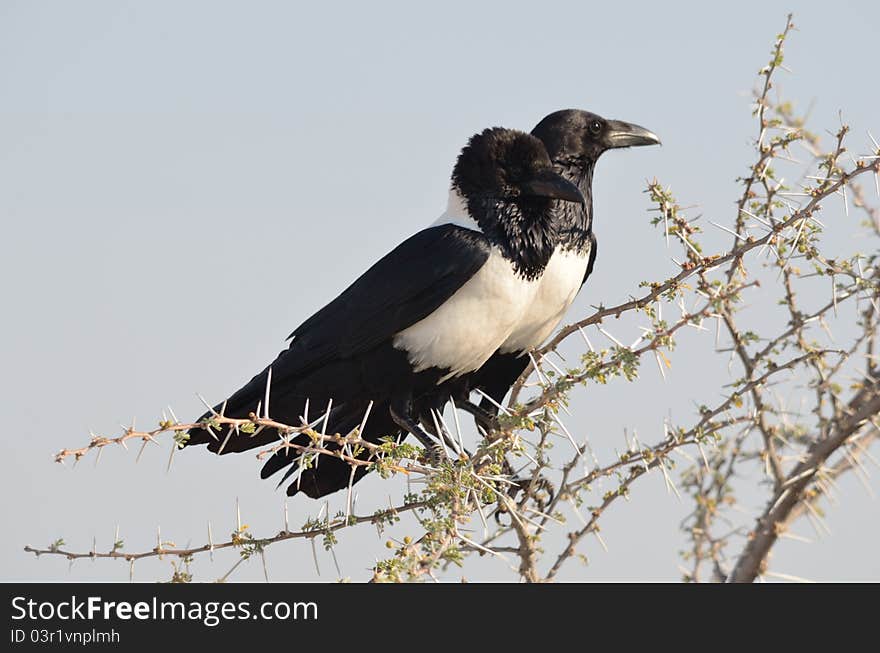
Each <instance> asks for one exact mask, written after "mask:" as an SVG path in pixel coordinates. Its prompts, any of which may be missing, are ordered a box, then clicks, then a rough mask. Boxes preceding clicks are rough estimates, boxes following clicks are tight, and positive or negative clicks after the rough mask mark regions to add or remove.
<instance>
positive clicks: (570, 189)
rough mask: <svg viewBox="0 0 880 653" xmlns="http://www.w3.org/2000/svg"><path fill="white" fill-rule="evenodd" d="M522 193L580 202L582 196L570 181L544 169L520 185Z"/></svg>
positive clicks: (582, 198)
mask: <svg viewBox="0 0 880 653" xmlns="http://www.w3.org/2000/svg"><path fill="white" fill-rule="evenodd" d="M520 189H521V190H522V194H523V195H526V196H531V197H552V198H553V199H557V200H564V201H566V202H577V203H579V204H582V203H583V201H584V196H583V195H581V192H580V191H579V190H578V187H577V186H575V185H574V184H573V183H571V182H570V181H566V180H565V179H563V178H562V177H560V176H559V175H557V174H556V173H555V172H553V171H551V170H546V171H543V172H539V173H538V174H536V175H535V176H533V177H532V178H531V179H529V180H528V181H527V182H525V183H524V184H522V186H520Z"/></svg>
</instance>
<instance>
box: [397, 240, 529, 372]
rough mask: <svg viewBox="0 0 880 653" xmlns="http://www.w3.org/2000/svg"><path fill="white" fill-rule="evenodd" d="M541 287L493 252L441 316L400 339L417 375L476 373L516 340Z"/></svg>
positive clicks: (439, 311) (432, 317) (434, 315)
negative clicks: (507, 342)
mask: <svg viewBox="0 0 880 653" xmlns="http://www.w3.org/2000/svg"><path fill="white" fill-rule="evenodd" d="M538 285H539V282H538V281H527V280H525V279H523V278H522V277H521V276H519V275H518V274H517V273H516V272H515V271H514V269H513V266H512V265H511V264H510V262H509V261H508V260H507V259H505V258H504V257H503V256H502V255H501V252H500V251H499V250H498V249H497V248H495V247H493V248H492V251H491V253H490V254H489V258H488V259H487V260H486V263H485V264H484V265H483V267H481V268H480V269H479V270H478V271H477V273H476V274H475V275H474V276H473V277H471V279H470V280H469V281H467V283H465V284H464V285H463V286H462V287H461V288H459V289H458V290H457V291H456V292H455V294H453V295H452V297H450V298H449V299H448V300H446V302H444V303H443V304H442V305H441V306H440V307H439V308H438V309H437V310H435V311H434V312H433V313H431V314H430V315H429V316H428V317H426V318H424V319H423V320H421V321H419V322H416V323H415V324H414V325H412V326H411V327H409V328H407V329H405V330H403V331H401V332H400V333H398V334H397V335H395V336H394V346H395V347H396V348H397V349H402V350H404V351H406V352H407V354H408V357H409V361H410V363H412V364H413V366H414V367H415V370H416V371H422V370H425V369H427V368H429V367H439V368H447V369H449V374H448V375H446V376H445V377H444V378H443V379H441V380H445V379H447V378H451V377H453V376H459V375H461V374H466V373H467V372H472V371H474V370H476V369H478V368H479V367H481V366H482V365H483V363H485V362H486V361H487V360H488V359H489V357H490V356H491V355H492V354H494V353H495V351H496V350H497V349H498V348H499V347H500V346H501V344H502V343H504V342H505V340H507V339H508V337H510V334H511V333H512V332H513V330H514V328H515V327H516V326H517V324H518V323H519V322H520V321H521V320H522V319H523V316H524V315H525V314H526V311H527V310H529V308H530V307H531V306H532V304H533V302H534V299H535V294H536V292H537V289H538Z"/></svg>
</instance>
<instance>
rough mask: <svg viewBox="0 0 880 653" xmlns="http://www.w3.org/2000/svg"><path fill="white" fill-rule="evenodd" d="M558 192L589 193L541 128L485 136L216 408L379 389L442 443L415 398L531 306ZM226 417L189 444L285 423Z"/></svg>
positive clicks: (321, 402) (473, 364)
mask: <svg viewBox="0 0 880 653" xmlns="http://www.w3.org/2000/svg"><path fill="white" fill-rule="evenodd" d="M556 201H561V202H570V203H574V204H581V203H583V196H582V195H581V193H580V191H579V190H578V189H577V187H576V186H575V185H574V184H573V183H571V182H569V181H567V180H565V179H563V178H562V177H561V176H560V175H559V174H557V173H556V172H554V170H553V168H552V164H551V162H550V159H549V157H548V155H547V152H546V150H545V148H544V146H543V144H542V143H541V141H540V140H538V139H537V138H535V137H533V136H530V135H528V134H525V133H522V132H517V131H513V130H507V129H501V128H493V129H487V130H485V131H484V132H482V133H480V134H477V135H475V136H473V137H472V138H471V139H470V141H469V142H468V144H467V146H466V147H465V148H464V149H463V150H462V152H461V154H460V155H459V157H458V160H457V162H456V164H455V168H454V170H453V173H452V185H451V192H450V200H449V205H448V208H447V210H446V212H445V213H444V214H443V216H441V218H440V219H439V220H437V222H435V224H434V225H432V226H430V227H428V228H427V229H424V230H422V231H420V232H418V233H417V234H415V235H414V236H412V237H410V238H408V239H407V240H405V241H404V242H403V243H401V244H400V245H399V246H397V247H396V248H395V249H394V250H392V251H391V252H390V253H389V254H387V255H386V256H385V257H384V258H382V259H381V260H380V261H379V262H377V263H376V264H375V265H373V266H372V267H371V268H370V269H369V270H367V272H365V273H364V274H363V275H361V277H360V278H358V279H357V280H356V281H355V282H354V283H353V284H352V285H351V286H349V287H348V288H347V289H346V290H345V291H343V292H342V293H341V294H340V295H339V296H338V297H337V298H336V299H334V300H333V301H331V302H330V303H329V304H327V306H325V307H324V308H322V309H321V310H319V311H318V312H317V313H315V314H314V315H313V316H312V317H310V318H309V319H308V320H306V321H305V322H304V323H303V324H301V325H300V326H299V327H298V328H297V329H296V330H295V331H294V332H293V333H292V334H291V338H292V341H291V343H290V346H289V347H288V348H287V349H286V350H284V351H282V352H281V353H280V354H279V355H278V357H277V358H276V359H275V360H274V361H273V362H272V363H271V364H270V365H269V366H268V367H267V368H266V369H264V370H263V371H262V372H260V373H259V374H257V375H256V376H255V377H254V378H253V379H251V380H250V381H249V382H248V383H247V384H246V385H245V386H244V387H242V388H241V389H240V390H238V391H237V392H235V393H234V394H233V395H232V396H231V397H229V399H227V400H226V402H224V404H220V405H218V406H217V407H216V408H215V410H217V411H219V410H221V407H222V408H223V410H224V414H225V415H226V416H230V417H239V418H240V417H246V416H248V415H249V414H250V413H252V412H255V413H256V412H258V411H259V406H260V403H261V402H262V401H263V400H264V397H265V396H266V389H267V384H269V386H268V387H269V397H268V401H269V414H270V415H271V417H273V418H274V419H276V420H278V421H281V422H285V423H288V424H299V423H300V421H299V418H300V416H302V415H303V414H304V408H305V404H306V401H307V400H308V401H309V403H310V405H311V406H313V407H323V406H327V405H329V404H330V402H334V403H339V404H342V405H351V406H355V405H359V404H360V405H364V404H365V403H366V402H368V401H373V402H375V403H376V404H377V405H380V406H382V410H383V411H384V414H383V415H382V416H381V417H380V419H385V420H386V421H387V420H389V419H390V423H393V425H394V430H395V431H397V430H400V429H403V430H404V431H406V432H409V433H412V434H413V435H415V436H416V437H417V438H418V439H419V440H420V441H421V442H422V443H423V444H425V446H430V445H431V444H432V440H431V438H430V436H429V435H428V434H427V433H426V432H425V431H424V429H423V428H422V427H421V426H420V424H419V421H418V414H417V412H416V411H415V410H414V406H413V402H414V401H418V399H419V397H421V396H423V395H430V394H431V393H433V392H436V391H437V388H438V387H440V386H442V385H443V384H445V383H456V379H459V378H461V377H464V376H466V375H468V374H470V373H472V372H474V371H475V370H477V369H479V368H480V367H481V366H482V365H483V364H484V363H485V362H486V360H487V359H488V358H489V357H490V356H492V354H493V353H494V352H495V351H496V350H497V349H498V348H499V347H500V346H501V345H502V343H504V342H505V341H506V340H507V339H508V338H509V336H510V334H511V333H512V332H513V330H514V329H515V328H516V326H517V325H518V324H519V322H520V321H521V320H522V318H523V315H524V314H526V312H527V311H528V310H529V308H530V306H531V304H532V302H533V300H534V298H535V296H536V294H537V292H538V288H539V284H540V279H541V276H542V274H543V271H544V269H545V267H546V265H547V263H548V261H549V260H550V258H551V257H552V256H553V254H554V251H555V248H556V243H557V240H558V236H557V230H556V225H555V223H554V216H555V215H556V213H558V211H554V210H553V207H554V203H555V202H556ZM270 379H271V383H270ZM315 412H320V408H317V410H314V409H313V415H314V413H315ZM210 416H211V413H210V412H208V413H206V414H205V415H203V416H202V418H201V419H205V418H208V417H210ZM334 421H336V422H338V421H339V420H334ZM334 426H338V424H334ZM336 430H341V429H338V428H337V429H336ZM213 431H214V430H209V429H207V428H199V429H193V430H192V431H190V433H189V439H188V442H187V444H188V445H199V444H208V446H209V449H210V450H211V451H214V452H221V453H228V452H237V451H245V450H248V449H252V448H254V447H259V446H265V445H266V444H269V443H272V442H275V441H277V437H278V436H277V434H275V433H265V432H264V433H260V434H258V435H257V436H256V437H250V436H248V435H247V434H236V435H235V436H234V437H233V436H230V435H229V432H228V431H226V430H224V429H220V432H216V433H215V432H213ZM390 434H392V433H389V435H390ZM227 436H229V437H227ZM335 462H338V461H335ZM264 475H265V470H264ZM292 489H293V491H291V488H289V489H288V493H289V494H292V493H293V492H295V491H296V488H295V487H293V486H292Z"/></svg>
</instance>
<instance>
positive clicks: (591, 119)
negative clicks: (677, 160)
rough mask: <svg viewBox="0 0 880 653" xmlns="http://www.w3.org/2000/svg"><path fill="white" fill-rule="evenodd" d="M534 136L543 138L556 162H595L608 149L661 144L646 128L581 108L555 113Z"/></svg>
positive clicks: (538, 126)
mask: <svg viewBox="0 0 880 653" xmlns="http://www.w3.org/2000/svg"><path fill="white" fill-rule="evenodd" d="M532 135H533V136H537V137H538V138H540V139H541V141H542V142H543V143H544V146H545V147H546V148H547V153H548V154H549V155H550V158H551V159H553V161H554V162H556V163H571V162H575V161H578V162H581V164H584V163H595V161H596V159H598V158H599V156H600V155H601V154H602V152H605V151H606V150H610V149H614V148H618V147H634V146H638V145H657V144H659V143H660V139H659V138H658V137H657V135H656V134H654V133H652V132H650V131H648V130H647V129H645V128H644V127H639V126H638V125H633V124H632V123H628V122H623V121H621V120H607V119H605V118H603V117H602V116H597V115H596V114H595V113H590V112H589V111H581V110H579V109H564V110H562V111H555V112H553V113H551V114H550V115H548V116H547V117H545V118H544V119H543V120H542V121H541V122H539V123H538V125H537V127H535V128H534V129H533V130H532Z"/></svg>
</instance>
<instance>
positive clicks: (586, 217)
mask: <svg viewBox="0 0 880 653" xmlns="http://www.w3.org/2000/svg"><path fill="white" fill-rule="evenodd" d="M532 135H533V136H536V137H538V138H539V139H541V141H542V142H543V143H544V145H545V147H546V148H547V152H548V154H549V155H550V158H551V159H552V161H553V166H554V169H555V170H556V172H558V173H559V174H560V175H562V176H563V177H564V178H565V179H567V180H568V181H570V182H572V183H573V184H575V185H577V187H578V188H579V189H580V191H581V193H582V195H583V197H584V199H585V202H584V203H582V204H578V203H571V202H562V201H557V202H554V207H553V210H554V217H555V221H556V224H557V228H558V240H557V242H556V247H555V250H554V253H553V256H552V257H551V259H550V261H549V263H548V265H547V268H546V269H545V270H544V274H543V275H542V278H541V283H540V287H539V289H538V292H537V293H536V294H535V297H534V299H533V302H532V305H531V306H530V309H529V310H528V311H527V312H526V313H525V314H524V315H523V319H522V320H521V322H520V323H519V324H518V325H517V327H516V328H515V329H514V330H513V331H512V332H511V334H510V336H509V337H508V339H507V340H506V341H505V342H504V343H503V344H502V345H501V347H500V348H499V349H498V351H497V352H495V353H494V354H493V355H492V357H491V358H490V359H489V360H488V361H487V362H486V363H485V364H484V365H483V366H482V367H481V368H480V369H479V370H477V371H476V372H474V373H471V374H469V375H466V376H465V377H462V378H460V379H458V381H457V385H454V386H450V385H449V384H446V385H444V386H443V387H441V388H438V389H437V391H436V392H434V393H429V394H427V395H424V396H422V397H421V398H420V400H419V401H418V402H417V403H418V413H419V418H420V420H421V422H422V423H423V424H425V425H428V428H429V429H433V427H432V426H431V424H432V423H433V415H432V414H431V412H432V411H434V410H437V411H440V410H442V408H443V406H444V405H445V404H446V403H447V401H449V398H450V396H451V397H452V398H453V400H454V401H455V404H456V407H458V408H463V409H465V410H469V411H470V412H472V413H475V417H476V419H477V422H478V425H482V426H484V427H489V428H491V422H492V419H493V417H494V416H495V415H496V414H497V411H498V409H497V406H496V404H501V403H502V401H503V400H504V397H505V395H506V394H507V392H508V391H509V390H510V388H511V386H512V385H513V384H514V383H515V382H516V380H517V379H518V378H519V376H520V374H522V372H523V371H524V370H525V368H526V366H527V365H528V362H529V358H528V356H527V354H528V352H529V351H530V350H531V349H534V348H536V347H539V346H540V345H541V344H542V343H543V342H544V341H545V340H546V339H547V338H548V337H549V336H550V334H551V333H552V332H553V330H554V329H555V328H556V327H557V325H558V324H559V322H560V320H561V319H562V317H563V315H564V314H565V312H566V310H567V309H568V307H569V306H570V305H571V303H572V301H574V298H575V296H576V295H577V292H578V290H580V288H581V286H582V285H583V284H584V283H585V282H586V280H587V278H588V277H589V276H590V273H591V272H592V270H593V264H594V263H595V260H596V236H595V234H594V233H593V228H592V227H593V192H592V182H593V171H594V169H595V166H596V162H597V161H598V159H599V157H600V156H601V155H602V154H603V153H604V152H606V151H608V150H611V149H618V148H626V147H634V146H643V145H654V144H659V143H660V139H659V138H658V137H657V136H656V135H655V134H653V133H652V132H650V131H648V130H647V129H645V128H643V127H639V126H638V125H634V124H631V123H627V122H623V121H619V120H607V119H605V118H602V117H601V116H598V115H596V114H594V113H590V112H588V111H581V110H577V109H567V110H562V111H556V112H554V113H551V114H549V115H548V116H546V117H545V118H544V119H542V120H541V121H540V122H539V123H538V125H537V126H536V127H535V128H534V129H533V130H532ZM475 389H479V390H481V391H482V392H483V393H485V394H486V395H487V396H488V397H489V398H484V399H483V400H482V402H481V403H480V406H479V409H478V410H477V409H476V407H475V406H473V405H472V404H470V403H469V402H467V401H466V400H467V398H468V395H469V394H470V391H471V390H475ZM366 408H367V405H366V404H364V403H357V402H355V403H349V404H347V405H344V406H337V408H335V409H334V410H333V412H332V414H331V417H330V420H329V422H328V431H330V432H331V433H335V432H339V433H348V432H349V431H351V430H352V429H354V428H356V427H358V426H359V425H360V423H361V421H362V420H363V417H364V413H365V411H366ZM386 415H387V410H385V409H384V407H383V406H377V407H375V408H374V410H373V412H372V413H371V416H370V418H369V423H368V424H367V426H366V429H365V432H364V433H363V434H362V437H364V438H365V439H367V440H370V441H373V442H378V441H379V439H380V438H381V437H384V436H389V435H392V434H397V435H398V437H399V436H400V435H401V434H400V432H399V430H398V429H396V428H395V425H394V423H393V421H392V420H390V419H388V418H387V417H386ZM296 459H297V456H296V454H295V453H293V452H292V451H291V450H289V449H288V450H281V451H279V452H277V453H276V454H274V455H273V457H272V458H270V459H269V461H267V463H266V464H265V465H264V467H263V470H262V477H263V478H266V477H268V476H271V475H272V474H274V473H275V472H277V471H278V470H280V469H282V468H284V467H286V466H288V465H291V464H292V463H294V462H295V461H296ZM293 469H295V468H291V470H293ZM366 471H367V470H366V468H365V467H358V468H357V469H356V470H355V474H354V482H357V481H358V480H359V479H360V478H361V477H362V476H363V475H364V474H365V473H366ZM288 473H292V472H288ZM349 482H350V468H349V466H348V464H346V463H345V462H343V461H341V460H337V459H332V458H331V459H327V460H323V461H321V464H320V465H319V466H318V467H317V468H314V469H305V470H303V471H302V474H301V478H300V481H299V484H298V487H299V489H300V490H301V491H303V492H305V493H306V494H308V496H310V497H314V498H318V497H321V496H324V495H326V494H330V493H331V492H335V491H337V490H341V489H343V488H345V487H347V486H348V484H349ZM292 489H293V490H294V491H295V490H296V488H294V486H291V487H290V488H288V493H291V490H292Z"/></svg>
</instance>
